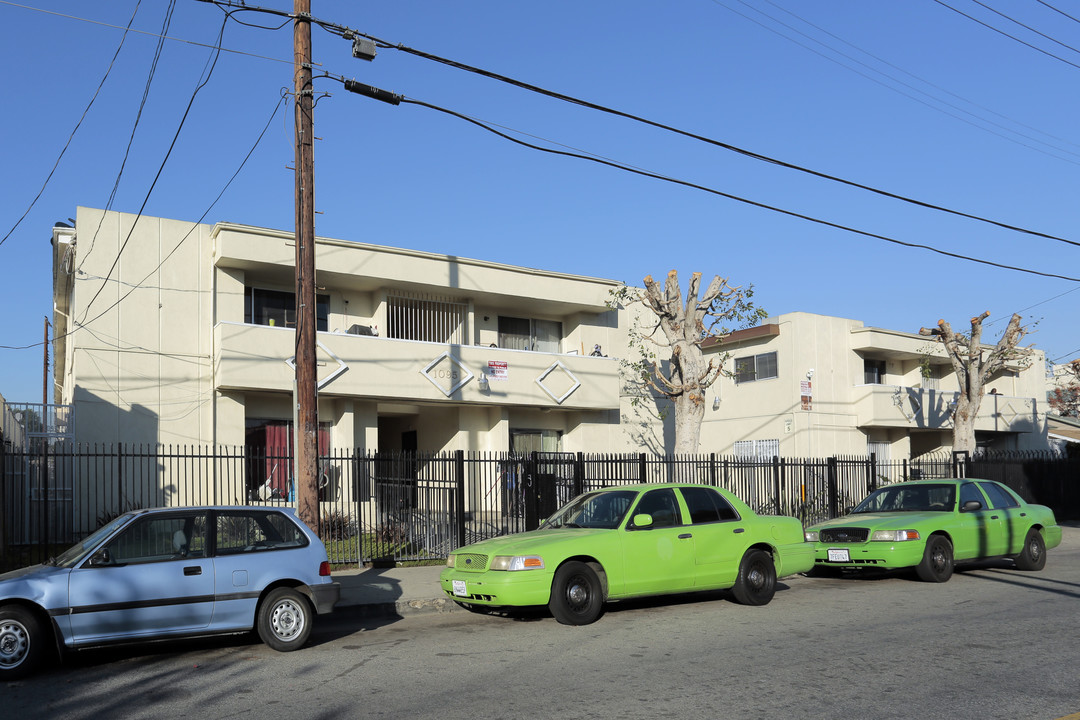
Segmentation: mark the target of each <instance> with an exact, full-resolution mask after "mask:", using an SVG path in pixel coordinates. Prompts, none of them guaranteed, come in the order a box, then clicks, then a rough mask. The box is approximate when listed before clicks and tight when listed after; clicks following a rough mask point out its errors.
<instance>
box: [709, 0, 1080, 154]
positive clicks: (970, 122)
mask: <svg viewBox="0 0 1080 720" xmlns="http://www.w3.org/2000/svg"><path fill="white" fill-rule="evenodd" d="M712 1H713V2H714V3H716V4H717V5H720V6H721V7H723V8H725V9H727V10H728V11H729V12H732V13H734V14H736V15H738V16H739V17H741V18H744V19H746V20H748V21H749V22H752V23H754V24H756V25H758V26H760V27H762V28H764V29H766V30H768V31H769V32H771V33H773V34H775V35H779V36H780V37H782V38H784V39H785V40H788V41H789V42H792V43H795V44H796V45H798V46H799V47H801V48H804V49H805V50H807V51H808V52H812V53H814V54H815V55H817V56H818V57H821V58H824V59H826V60H829V61H830V62H834V63H836V64H838V65H840V66H841V67H843V68H846V69H847V70H850V71H851V72H853V73H855V74H857V75H859V76H860V77H864V78H866V79H867V80H870V81H871V82H874V83H877V84H878V85H881V86H882V87H884V88H887V89H889V90H892V91H893V92H895V93H897V94H899V95H902V96H903V97H906V98H908V99H909V100H914V101H915V102H917V103H919V104H920V105H924V106H925V107H928V108H930V109H932V110H936V111H937V112H940V113H942V114H944V115H947V116H948V117H951V118H953V119H954V120H959V121H960V122H963V123H965V124H968V125H970V126H972V127H974V128H977V129H979V130H982V131H983V132H987V133H989V134H991V135H994V136H995V137H999V138H1001V139H1003V140H1006V141H1008V142H1012V143H1016V144H1017V145H1020V146H1021V147H1026V148H1028V149H1029V150H1034V151H1036V152H1039V153H1042V154H1044V155H1047V156H1049V157H1052V158H1055V159H1058V160H1061V161H1063V162H1068V163H1072V164H1074V165H1076V164H1080V163H1078V162H1077V161H1075V160H1070V159H1069V158H1067V157H1062V156H1061V155H1057V154H1055V153H1053V152H1049V151H1048V150H1044V149H1043V148H1040V147H1035V146H1033V145H1029V144H1028V143H1026V142H1021V141H1020V140H1017V139H1016V138H1014V137H1010V136H1009V135H1006V134H1004V133H1011V134H1012V135H1017V136H1019V137H1021V138H1025V139H1027V140H1030V141H1031V142H1033V143H1038V144H1040V145H1044V146H1046V147H1048V148H1052V149H1053V150H1056V151H1058V152H1062V153H1066V154H1068V155H1073V156H1076V155H1077V153H1075V152H1073V151H1071V150H1068V149H1067V148H1064V147H1058V146H1055V145H1053V144H1052V143H1048V142H1045V141H1043V140H1040V139H1038V138H1036V137H1032V136H1031V135H1028V134H1026V133H1023V132H1019V131H1017V130H1014V129H1013V128H1010V127H1007V126H1006V125H1003V124H1001V123H999V122H997V121H995V120H992V119H990V118H987V117H982V116H980V115H978V114H976V113H973V112H970V111H968V110H965V109H964V108H962V107H960V106H959V105H956V104H954V103H951V102H949V101H947V100H943V99H941V98H938V97H935V96H934V95H932V94H930V93H927V92H925V91H923V90H920V89H919V88H917V87H915V86H914V85H911V84H910V83H907V82H904V81H903V80H901V79H899V78H896V77H894V76H892V75H889V74H888V73H885V72H882V71H881V70H878V69H876V68H874V67H872V66H871V65H868V64H867V63H864V62H862V61H861V60H859V59H857V58H854V57H851V56H850V55H848V54H847V53H845V52H842V51H841V50H838V49H836V48H835V47H832V46H831V45H828V44H827V43H824V42H822V41H820V40H818V39H816V38H814V37H811V36H810V35H808V34H806V33H804V32H802V31H801V30H799V29H797V28H795V27H792V26H791V25H788V24H787V23H785V22H783V21H782V20H779V19H777V18H775V17H773V16H772V15H769V14H768V13H766V12H764V11H762V10H760V9H758V8H755V7H753V6H752V5H749V4H748V3H747V2H745V0H738V2H740V3H741V4H742V5H745V6H746V7H748V8H751V9H752V10H754V12H757V13H759V14H761V15H764V16H765V17H767V18H769V19H770V20H772V21H773V22H775V23H777V24H779V25H782V26H783V27H785V28H787V29H789V30H791V31H792V32H795V33H798V34H799V35H802V36H803V37H805V38H807V39H808V40H811V41H812V42H815V43H817V44H818V45H821V46H822V47H825V48H828V49H829V50H831V51H832V52H834V53H836V54H838V55H840V56H841V57H844V58H847V59H849V60H851V61H852V62H855V63H858V64H859V65H862V66H863V67H865V68H867V70H869V71H871V72H874V73H877V74H878V75H881V76H882V77H885V78H888V79H889V80H891V81H893V82H896V83H899V84H900V85H902V86H903V87H906V88H909V89H910V90H912V91H913V92H916V93H919V94H920V95H923V96H925V97H927V98H929V99H930V100H932V101H933V102H934V103H940V104H942V105H944V106H945V107H948V108H952V109H954V110H956V111H957V112H959V113H963V114H964V115H967V116H969V117H971V118H974V119H976V120H978V121H979V122H983V123H987V124H989V125H992V126H993V127H996V128H999V129H1001V130H1002V131H1003V133H1002V132H996V131H994V130H991V129H990V128H988V127H984V126H983V125H980V124H978V123H977V122H974V121H973V120H969V119H967V118H964V117H960V116H958V115H956V114H954V113H951V112H948V111H947V110H944V109H942V108H941V107H938V106H937V105H934V104H932V103H930V102H927V101H925V100H922V99H920V98H917V97H913V96H912V95H909V94H908V93H906V92H904V91H903V90H900V89H898V88H896V87H893V86H891V85H888V84H886V83H884V82H881V81H880V80H877V79H875V78H873V77H870V76H869V75H867V74H865V73H863V72H860V71H859V70H857V69H855V68H853V67H851V66H850V65H846V64H844V63H842V62H840V61H839V60H836V59H835V58H833V57H830V56H828V55H826V54H824V53H821V52H818V51H817V50H815V49H814V48H811V47H808V46H806V45H804V44H803V43H801V42H799V41H798V40H795V39H794V38H791V37H789V36H788V35H785V34H783V33H781V32H779V31H777V30H776V29H774V28H771V27H769V26H768V25H766V24H764V23H761V22H759V21H757V20H755V19H754V18H752V17H750V16H748V15H745V14H743V13H741V12H739V11H738V10H736V9H734V8H732V7H731V6H729V5H725V4H724V3H723V2H721V0H712ZM764 1H765V2H767V3H768V4H770V5H772V6H773V7H775V8H777V9H778V10H780V11H782V12H784V13H787V14H788V15H790V16H791V17H793V18H795V19H797V20H799V21H800V22H803V23H805V24H807V25H809V26H810V27H812V28H814V29H815V30H817V31H818V32H821V33H824V34H825V35H828V36H829V37H831V38H833V39H835V40H838V41H840V42H842V43H843V44H844V45H847V46H848V47H851V48H854V49H855V50H857V51H859V52H860V53H862V54H864V55H866V56H868V57H870V58H873V59H874V60H876V61H877V62H879V63H881V64H883V65H885V66H887V67H890V68H892V69H893V70H896V71H897V72H900V73H903V74H904V75H906V76H908V77H910V78H912V79H914V80H917V81H919V82H921V83H923V84H924V85H927V86H928V87H931V88H933V89H934V90H937V91H939V92H942V93H945V94H946V95H949V96H951V97H953V98H956V99H957V100H959V101H961V102H964V103H967V104H968V105H971V106H972V107H975V108H978V109H979V110H982V111H983V112H986V113H990V114H991V115H995V116H997V117H999V118H1001V119H1003V120H1007V121H1008V122H1010V123H1013V124H1014V125H1016V126H1019V127H1022V128H1026V129H1028V130H1031V131H1033V132H1036V133H1039V134H1040V135H1044V136H1046V137H1048V138H1051V139H1053V140H1056V141H1058V142H1061V143H1065V144H1066V145H1072V146H1073V147H1077V145H1076V143H1074V142H1072V141H1070V140H1067V139H1065V138H1061V137H1057V136H1056V135H1052V134H1050V133H1048V132H1045V131H1043V130H1040V129H1038V128H1036V127H1032V126H1031V125H1027V124H1025V123H1023V122H1020V121H1019V120H1017V119H1015V118H1012V117H1008V116H1006V115H1002V114H1001V113H999V112H997V111H995V110H992V109H990V108H988V107H985V106H983V105H980V104H978V103H976V102H974V101H972V100H969V99H968V98H965V97H961V96H960V95H957V94H956V93H954V92H952V91H950V90H947V89H945V88H943V87H941V86H940V85H936V84H934V83H932V82H930V81H929V80H926V79H925V78H922V77H919V76H918V75H915V74H913V73H911V72H908V71H907V70H905V69H903V68H901V67H898V66H897V65H894V64H893V63H890V62H889V61H888V60H885V59H884V58H882V57H879V56H877V55H875V54H873V53H871V52H869V51H867V50H866V49H864V48H861V47H859V46H858V45H854V44H852V43H850V42H848V41H847V40H845V39H844V38H842V37H840V36H838V35H836V34H834V33H832V32H829V31H828V30H826V29H825V28H823V27H820V26H819V25H815V24H814V23H812V22H810V21H809V20H807V19H806V18H804V17H802V16H800V15H797V14H795V13H793V12H792V11H790V10H788V9H787V8H784V7H781V6H779V5H777V4H776V3H774V2H772V0H764Z"/></svg>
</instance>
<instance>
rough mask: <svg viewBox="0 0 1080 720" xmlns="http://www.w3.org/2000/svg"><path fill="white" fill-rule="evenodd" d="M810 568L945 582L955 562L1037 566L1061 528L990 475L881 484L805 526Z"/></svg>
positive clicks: (1049, 513) (1050, 512) (1041, 509)
mask: <svg viewBox="0 0 1080 720" xmlns="http://www.w3.org/2000/svg"><path fill="white" fill-rule="evenodd" d="M806 540H807V541H808V542H812V543H814V547H815V558H814V563H815V564H814V568H815V570H828V569H830V568H831V569H853V568H915V571H916V573H917V574H918V576H919V577H920V578H921V579H923V580H926V581H928V582H945V581H946V580H948V579H949V578H950V577H951V576H952V572H953V566H954V564H955V563H957V562H964V561H972V560H984V559H986V558H1011V559H1012V560H1013V562H1014V563H1016V567H1017V568H1019V569H1020V570H1042V569H1043V566H1044V565H1046V550H1047V548H1054V547H1057V546H1058V545H1060V544H1061V526H1060V525H1058V524H1057V521H1056V520H1055V519H1054V512H1053V510H1051V509H1050V508H1048V507H1046V506H1044V505H1033V504H1029V503H1026V502H1024V501H1023V500H1021V499H1020V497H1019V496H1018V495H1017V494H1016V493H1015V492H1013V491H1012V490H1011V489H1010V488H1008V487H1006V486H1005V485H1002V484H1001V483H998V482H993V481H991V480H976V479H970V478H969V479H961V480H917V481H913V482H903V483H896V484H894V485H886V486H885V487H883V488H880V489H879V490H877V491H875V492H873V493H872V494H871V495H870V496H869V497H867V498H866V499H865V500H863V501H862V502H861V503H859V504H858V505H856V506H855V507H854V508H853V509H852V510H851V512H850V513H849V514H847V515H845V516H844V517H840V518H836V519H833V520H828V521H826V522H823V523H818V524H817V525H812V526H811V527H808V528H807V529H806Z"/></svg>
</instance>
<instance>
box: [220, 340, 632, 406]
mask: <svg viewBox="0 0 1080 720" xmlns="http://www.w3.org/2000/svg"><path fill="white" fill-rule="evenodd" d="M317 341H318V343H319V346H318V350H317V352H318V363H319V367H318V378H319V382H320V390H319V392H320V394H322V395H326V396H337V397H356V398H376V399H392V400H408V401H410V402H452V403H456V404H472V405H514V406H527V407H541V408H565V409H573V410H615V409H618V407H619V386H620V384H619V367H618V361H616V360H614V359H612V358H604V357H588V356H583V355H570V354H560V353H549V352H530V351H522V350H508V349H502V348H494V347H485V346H478V345H455V344H442V343H431V342H420V341H413V340H396V339H390V338H384V337H378V336H370V335H353V334H348V333H334V332H320V333H318V334H317ZM294 343H295V333H294V332H293V331H292V330H290V329H287V328H282V327H274V326H267V325H253V324H245V323H231V322H222V323H219V324H218V325H217V326H216V327H215V337H214V347H215V352H214V378H215V380H214V385H215V389H218V390H239V391H280V392H291V391H292V386H293V379H294V377H295V371H294V369H293V366H292V365H290V364H289V360H290V359H291V358H292V357H293V356H294V352H295V350H294Z"/></svg>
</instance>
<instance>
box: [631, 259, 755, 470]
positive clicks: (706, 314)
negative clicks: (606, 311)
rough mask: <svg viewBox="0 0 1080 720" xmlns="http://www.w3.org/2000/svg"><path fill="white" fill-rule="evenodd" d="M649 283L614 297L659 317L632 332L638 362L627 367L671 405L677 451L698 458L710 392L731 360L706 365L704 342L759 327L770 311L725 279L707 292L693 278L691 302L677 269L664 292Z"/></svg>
mask: <svg viewBox="0 0 1080 720" xmlns="http://www.w3.org/2000/svg"><path fill="white" fill-rule="evenodd" d="M644 282H645V289H644V290H641V289H640V288H630V287H627V286H625V285H624V286H622V287H621V288H619V289H618V290H616V291H615V292H614V293H613V303H617V304H627V305H629V304H634V303H640V304H641V305H642V306H643V307H645V308H648V310H649V311H650V312H651V314H652V315H653V316H655V322H650V325H649V326H648V327H644V328H640V327H636V326H632V327H631V328H630V338H629V341H630V349H631V352H632V353H636V354H637V357H635V358H632V359H629V360H627V362H626V363H625V365H626V366H627V367H628V369H629V370H630V371H631V372H630V376H631V378H630V379H631V382H633V383H635V384H637V385H638V386H639V387H640V388H642V389H651V390H653V391H655V392H656V393H659V395H660V396H661V397H666V398H669V399H670V400H671V403H672V406H673V407H674V410H675V447H674V452H676V453H694V452H697V450H698V443H699V441H700V437H701V421H702V419H703V418H704V416H705V390H706V389H707V388H708V387H709V386H710V385H712V384H713V383H714V382H716V380H717V379H718V378H719V377H720V376H721V375H722V374H724V372H725V371H724V359H725V356H722V355H721V356H714V357H712V358H710V359H709V360H708V361H707V362H706V360H705V356H704V353H703V352H702V349H701V346H702V343H704V342H705V341H706V340H714V341H715V340H720V339H722V338H723V337H724V336H726V335H728V334H729V333H730V332H731V330H730V329H729V327H728V326H729V325H730V324H735V325H741V326H749V325H754V324H756V322H757V321H759V320H760V319H761V318H763V317H765V312H764V311H763V310H759V309H755V308H754V305H753V303H751V302H750V298H751V297H752V296H753V289H752V288H751V287H747V288H745V289H743V288H741V287H732V286H731V285H728V281H727V279H726V278H721V277H720V276H719V275H717V276H715V277H714V278H713V279H712V282H710V283H709V285H708V287H706V288H705V291H704V292H703V293H702V292H701V273H699V272H696V273H694V274H693V275H691V277H690V284H689V286H688V287H687V293H686V298H685V301H684V299H683V294H682V289H681V288H680V286H679V275H678V273H677V272H676V271H675V270H672V271H671V272H669V273H668V275H667V280H666V281H665V283H664V287H663V288H661V287H660V285H659V284H658V283H657V282H656V281H655V280H653V278H652V276H651V275H649V276H648V277H646V278H645V281H644ZM650 317H651V316H650Z"/></svg>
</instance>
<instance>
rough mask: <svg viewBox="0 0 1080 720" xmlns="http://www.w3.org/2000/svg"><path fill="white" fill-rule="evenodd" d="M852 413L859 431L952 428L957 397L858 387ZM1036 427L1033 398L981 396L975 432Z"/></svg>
mask: <svg viewBox="0 0 1080 720" xmlns="http://www.w3.org/2000/svg"><path fill="white" fill-rule="evenodd" d="M854 391H855V400H854V410H855V415H856V418H857V420H856V421H857V423H858V425H859V426H860V427H897V428H918V429H925V430H938V429H945V428H951V427H952V415H953V411H954V410H955V408H956V406H955V403H956V399H957V397H958V393H956V392H948V391H944V392H943V391H940V390H935V389H928V388H917V387H905V386H902V385H858V386H856V387H855V388H854ZM1038 427H1039V419H1038V407H1037V404H1036V402H1035V399H1034V398H1030V397H1027V398H1025V397H1014V396H1010V395H990V394H988V395H984V396H983V399H982V404H981V405H980V407H979V414H978V417H977V419H976V421H975V429H976V430H979V431H993V432H1033V431H1035V430H1036V429H1037V428H1038Z"/></svg>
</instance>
